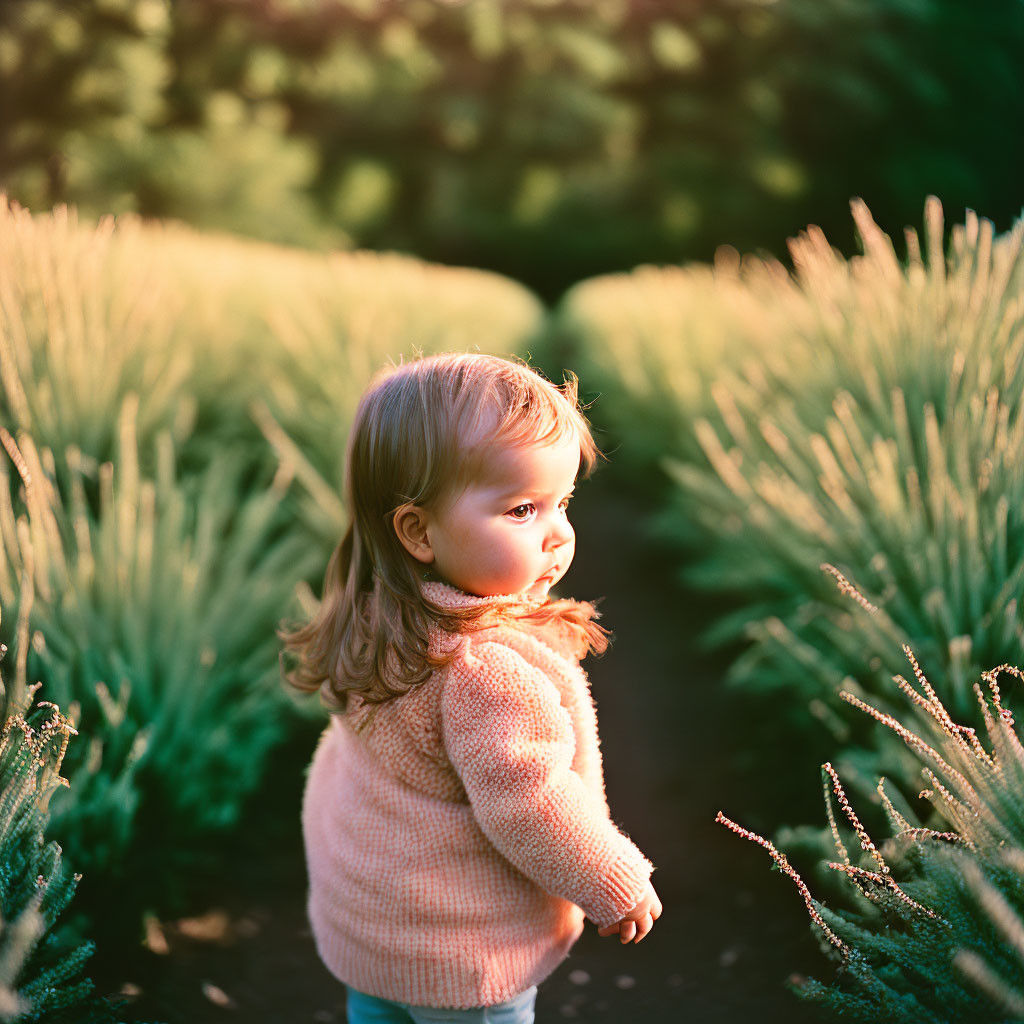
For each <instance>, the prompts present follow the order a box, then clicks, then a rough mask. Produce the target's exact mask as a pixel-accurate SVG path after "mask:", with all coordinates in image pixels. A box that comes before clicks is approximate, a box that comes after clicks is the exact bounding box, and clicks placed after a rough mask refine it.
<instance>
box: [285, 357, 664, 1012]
mask: <svg viewBox="0 0 1024 1024" xmlns="http://www.w3.org/2000/svg"><path fill="white" fill-rule="evenodd" d="M577 396H578V392H577V380H576V378H575V376H574V375H572V374H567V375H566V380H565V381H564V383H563V384H562V385H561V386H560V387H559V386H555V385H554V384H552V383H551V382H550V381H548V380H546V379H545V378H543V377H542V376H541V375H540V374H538V373H537V372H535V371H534V370H532V369H531V368H530V367H529V366H527V365H525V364H522V363H519V362H514V361H511V360H508V359H502V358H499V357H496V356H490V355H480V354H444V355H435V356H428V357H421V358H418V359H415V360H413V361H410V362H408V363H405V364H403V365H400V366H397V367H395V366H389V367H386V368H385V369H383V370H382V371H380V372H379V373H378V374H377V375H376V376H375V377H374V379H373V380H372V382H371V384H370V386H369V388H368V389H367V391H366V393H365V394H364V395H363V397H362V399H361V401H360V404H359V407H358V409H357V412H356V416H355V421H354V423H353V425H352V430H351V434H350V436H349V441H348V445H347V452H346V475H345V495H344V497H345V500H346V503H347V507H348V510H349V512H350V517H351V525H350V526H349V528H348V531H347V532H346V534H345V537H344V539H343V540H342V542H341V543H340V544H339V545H338V547H337V549H336V550H335V552H334V554H333V555H332V557H331V560H330V562H329V564H328V567H327V574H326V578H325V583H324V594H323V600H322V603H321V606H320V609H319V611H318V613H317V615H316V616H315V618H314V619H313V621H311V622H310V623H309V624H308V625H306V626H304V627H303V628H300V629H297V630H295V631H292V632H288V631H285V630H283V631H282V632H281V634H280V635H281V638H282V640H284V642H285V645H286V647H287V648H288V649H289V650H290V651H292V652H293V653H295V654H296V655H297V656H298V661H299V664H298V667H297V668H296V669H295V670H294V671H293V672H292V673H290V674H289V675H288V680H289V682H290V683H292V684H293V685H294V686H296V687H297V688H299V689H301V690H303V691H306V692H312V691H315V690H319V692H320V694H321V698H322V700H323V701H324V703H325V704H326V705H327V707H328V708H329V709H330V710H331V712H332V715H331V720H330V723H329V724H328V726H327V727H326V728H325V730H324V732H323V734H322V735H321V738H320V741H319V743H318V745H317V748H316V752H315V754H314V756H313V760H312V764H311V765H310V768H309V772H308V776H307V780H306V788H305V795H304V798H303V806H302V828H303V837H304V841H305V850H306V863H307V868H308V872H309V898H308V913H309V920H310V924H311V927H312V931H313V936H314V938H315V941H316V946H317V950H318V952H319V955H320V957H321V958H322V959H323V961H324V963H325V964H326V965H327V967H328V969H329V970H330V971H331V972H332V973H333V974H334V975H336V976H337V977H338V978H339V979H340V980H341V981H342V982H344V983H345V985H346V1003H347V1012H348V1020H349V1024H363V1022H367V1021H375V1022H383V1024H390V1022H394V1024H399V1022H401V1024H409V1022H410V1021H411V1022H414V1024H423V1022H426V1021H463V1022H471V1021H476V1022H482V1021H494V1022H496V1021H501V1022H506V1024H527V1022H532V1021H533V1019H534V1001H535V998H536V994H537V985H538V983H539V982H540V981H542V980H543V979H544V978H546V977H547V976H548V975H549V974H551V972H552V971H553V970H554V969H555V968H556V967H557V966H558V965H559V963H561V962H562V961H563V960H564V959H565V957H566V956H567V955H568V954H569V950H570V949H571V947H572V946H573V944H574V943H575V942H576V940H577V939H578V938H579V936H580V934H581V933H582V931H583V919H584V916H586V917H587V918H589V919H590V920H591V921H592V922H593V923H594V924H595V925H596V926H597V927H598V931H599V934H601V935H603V936H607V935H612V934H618V935H619V937H620V941H622V942H631V941H635V942H639V941H640V940H641V939H642V938H643V937H644V936H645V935H646V934H647V933H648V932H649V931H650V930H651V928H652V926H653V922H654V921H655V920H657V918H658V917H659V915H660V914H661V911H662V906H661V903H660V901H659V899H658V896H657V894H656V893H655V891H654V889H653V887H652V886H651V884H650V875H651V872H652V871H653V865H652V864H651V862H650V861H649V860H647V858H646V857H645V856H644V855H643V854H642V853H641V852H640V850H639V849H637V847H636V846H635V845H634V844H633V843H632V842H631V841H630V840H629V838H627V836H625V835H624V834H623V833H622V832H621V831H620V830H619V829H618V828H617V827H616V826H615V824H614V823H613V822H612V820H611V816H610V812H609V807H608V803H607V800H606V798H605V792H604V780H603V775H602V765H601V753H600V750H599V747H598V733H597V718H596V711H595V707H594V702H593V699H592V698H591V695H590V690H589V685H588V681H587V677H586V675H585V674H584V672H583V670H582V669H581V668H580V665H579V662H580V659H581V658H582V657H584V656H585V655H586V654H587V653H589V652H590V651H593V652H595V653H601V652H603V651H604V650H605V648H606V646H607V640H606V634H607V630H605V629H604V628H603V627H601V626H599V625H598V624H597V623H596V622H595V621H594V620H595V619H596V618H597V617H598V612H597V610H596V608H595V607H594V605H593V604H591V603H589V602H585V601H573V600H567V599H566V600H557V599H552V598H550V597H549V591H550V589H551V588H552V587H553V586H554V585H555V584H557V583H558V581H559V580H560V579H561V578H562V576H564V575H565V572H566V571H567V570H568V568H569V564H570V562H571V561H572V558H573V553H574V543H575V535H574V533H573V529H572V527H571V526H570V524H569V519H568V516H567V514H566V513H567V506H568V504H569V499H570V496H571V494H572V491H573V486H574V483H575V481H576V478H577V475H578V474H579V472H580V469H581V467H582V468H583V470H584V475H585V476H586V475H589V473H590V471H591V470H592V468H593V465H594V462H595V461H596V458H597V457H598V455H600V452H599V451H598V450H597V447H596V445H595V444H594V440H593V438H592V436H591V434H590V429H589V426H588V424H587V421H586V419H585V418H584V416H583V414H582V412H581V411H580V409H579V406H578V397H577Z"/></svg>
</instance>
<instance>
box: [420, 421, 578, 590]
mask: <svg viewBox="0 0 1024 1024" xmlns="http://www.w3.org/2000/svg"><path fill="white" fill-rule="evenodd" d="M579 467H580V447H579V442H578V441H577V440H576V438H575V437H563V438H560V439H559V440H558V441H556V442H555V443H554V444H544V445H539V444H531V445H524V446H516V447H512V446H504V447H499V448H497V449H496V450H495V451H494V452H493V454H492V455H491V456H490V457H489V458H488V459H487V462H486V465H485V466H484V470H483V475H482V477H481V478H480V479H477V480H474V481H472V482H470V484H469V485H468V486H467V488H466V490H465V491H463V492H462V493H461V494H460V495H458V497H457V498H456V499H455V500H454V502H452V501H448V502H446V503H444V504H443V505H442V507H440V508H439V509H437V510H436V511H435V512H434V513H432V514H428V517H427V525H426V534H427V539H428V541H429V544H430V549H431V552H432V553H433V556H434V557H433V561H432V563H431V564H432V566H433V568H434V570H435V572H436V573H437V574H438V575H439V576H440V577H441V578H442V579H444V580H446V581H447V582H448V583H450V584H452V585H453V586H455V587H458V588H459V589H460V590H463V591H465V592H466V593H469V594H476V595H478V596H480V597H489V596H493V595H495V594H527V593H528V594H530V595H531V596H544V597H546V596H547V592H548V590H549V589H550V588H551V587H552V586H553V585H554V584H555V583H557V582H558V581H559V580H560V579H561V578H562V577H563V576H564V575H565V573H566V571H567V570H568V568H569V565H570V564H571V562H572V559H573V555H574V554H575V551H576V534H575V533H574V531H573V528H572V526H571V525H570V524H569V519H568V516H567V514H566V509H567V506H568V504H569V496H570V495H571V494H572V490H573V487H574V484H575V481H576V474H577V473H578V472H579Z"/></svg>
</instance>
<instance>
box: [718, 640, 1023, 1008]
mask: <svg viewBox="0 0 1024 1024" xmlns="http://www.w3.org/2000/svg"><path fill="white" fill-rule="evenodd" d="M906 653H907V656H908V657H909V659H910V662H911V665H912V667H913V670H914V676H915V679H916V683H917V685H916V686H915V685H913V684H911V683H909V682H908V681H907V680H906V679H904V678H903V677H902V676H899V677H897V678H896V682H897V683H898V685H899V688H900V690H901V691H902V692H903V694H904V695H905V696H906V697H907V698H908V700H909V703H910V707H911V709H912V712H913V713H914V714H915V716H916V718H917V720H918V721H919V722H920V723H921V727H920V728H918V729H917V730H916V731H915V730H913V729H911V728H909V727H907V726H906V725H904V724H903V723H902V722H901V721H900V720H899V719H897V718H896V717H894V716H892V715H889V714H886V713H884V712H881V711H879V710H877V709H876V708H874V707H873V706H871V705H868V704H865V703H864V702H862V701H861V700H860V699H859V698H858V697H856V696H855V695H853V694H852V693H849V692H848V691H844V692H843V694H842V696H843V697H844V699H846V700H847V701H849V702H850V703H851V704H853V705H854V706H857V707H860V708H861V709H862V710H864V711H866V712H868V713H869V714H870V715H871V716H872V717H873V718H875V719H877V720H878V721H879V722H881V723H882V724H884V725H886V726H888V727H889V728H890V729H891V730H892V731H893V733H894V734H895V735H896V736H898V737H899V738H900V739H901V740H902V741H903V743H904V744H905V745H906V749H907V750H908V751H909V753H910V754H911V756H912V757H913V759H914V761H915V762H916V765H917V769H918V776H919V778H921V777H923V779H924V781H925V785H926V787H927V788H926V789H925V790H923V791H922V792H921V793H920V794H919V797H920V798H927V801H928V806H926V807H925V809H924V812H923V813H922V814H921V815H920V816H919V815H918V814H917V813H915V811H914V809H913V808H912V807H911V806H910V804H909V803H908V802H907V801H906V800H904V799H903V798H902V797H901V796H899V794H898V793H894V794H893V795H892V796H890V794H888V793H887V792H886V790H885V781H886V780H885V779H884V778H882V779H879V781H878V786H877V796H878V799H879V800H880V801H881V803H882V806H883V807H884V809H885V813H886V816H887V818H888V820H889V823H890V826H891V828H892V830H893V835H892V837H891V838H890V839H889V840H888V841H887V842H886V843H885V844H883V846H882V847H881V848H879V847H877V846H876V845H875V843H874V842H873V841H872V839H871V837H870V835H869V834H868V831H867V830H866V828H865V827H864V825H863V824H862V822H861V820H860V818H859V817H858V816H857V813H856V811H855V810H854V809H853V807H852V805H851V804H850V802H849V801H848V799H847V797H846V794H845V792H844V790H843V787H842V784H841V782H840V780H839V776H838V774H837V773H836V771H835V769H833V767H832V765H831V764H828V763H826V764H824V765H822V773H821V774H822V783H823V786H824V792H825V806H826V809H827V811H828V818H829V826H830V831H831V834H832V839H833V841H834V843H835V849H836V851H837V853H838V858H839V859H838V860H835V861H831V862H830V863H828V865H827V866H828V868H829V869H831V870H834V871H836V872H837V873H838V874H839V877H840V878H841V879H842V880H843V881H845V882H846V883H847V892H848V893H849V892H852V889H853V887H855V888H856V890H857V892H858V893H859V895H860V896H862V897H863V899H857V900H856V902H855V903H854V904H852V905H848V906H847V908H845V909H842V908H836V909H830V908H828V907H826V906H825V905H824V904H823V903H822V902H820V901H819V900H817V899H815V898H813V897H812V896H811V894H810V890H809V889H808V887H807V886H806V884H805V883H804V882H803V880H802V879H801V877H800V875H799V874H798V873H797V872H796V871H795V870H794V869H793V867H792V866H791V864H790V862H789V860H788V858H787V857H786V856H785V855H784V854H782V853H780V852H779V851H778V849H777V848H776V846H775V845H774V844H773V843H771V842H769V841H768V840H766V839H764V838H762V837H761V836H759V835H757V834H755V833H752V832H749V831H747V830H746V829H744V828H742V827H741V826H740V825H738V824H736V823H735V822H733V821H731V820H730V819H729V818H727V817H726V816H725V815H724V814H722V813H721V812H719V814H718V816H717V818H716V820H717V821H719V822H721V823H723V824H725V825H726V826H727V827H728V828H730V829H731V830H732V831H734V832H737V833H738V834H740V835H742V836H744V837H746V838H748V839H751V840H753V841H755V842H757V843H759V844H760V845H761V846H763V847H765V848H766V849H767V850H768V851H769V853H770V854H771V856H772V858H773V860H774V862H775V864H776V865H777V866H778V867H779V868H780V869H781V870H782V871H784V872H785V873H786V874H788V875H789V876H790V877H791V878H792V879H793V880H794V882H795V883H796V885H797V887H798V888H799V890H800V892H801V894H802V895H803V898H804V901H805V903H806V904H807V909H808V912H809V913H810V915H811V918H812V920H813V922H814V924H815V925H816V926H817V929H818V931H817V932H816V934H818V935H819V937H820V938H821V940H822V941H821V947H822V949H823V950H824V951H825V952H826V953H827V954H828V955H829V956H830V957H831V958H833V959H834V960H836V961H838V962H840V963H841V970H840V971H839V973H838V974H837V975H836V977H835V978H834V979H833V980H832V981H831V982H828V983H826V982H822V981H819V980H817V979H814V978H811V979H806V978H799V977H796V978H792V979H791V980H790V982H789V988H790V989H791V991H793V992H795V993H796V994H797V995H799V996H801V997H802V998H806V999H811V1000H814V1001H815V1002H818V1003H820V1004H822V1005H823V1006H824V1007H825V1008H827V1009H828V1010H829V1011H831V1012H832V1013H834V1014H836V1015H838V1016H842V1017H843V1018H844V1019H846V1018H848V1019H851V1020H856V1021H864V1022H865V1024H875V1022H876V1021H879V1020H885V1021H892V1022H900V1021H906V1022H908V1024H909V1022H914V1024H918V1022H929V1024H945V1022H947V1021H972V1022H979V1024H980V1022H983V1021H985V1022H993V1024H994V1022H996V1021H1006V1020H1021V1019H1024V800H1022V797H1021V794H1022V793H1024V746H1022V745H1021V742H1020V738H1019V736H1018V734H1017V732H1016V730H1015V724H1014V719H1013V716H1012V714H1011V713H1010V711H1009V709H1008V708H1006V707H1005V706H1004V705H1003V703H1002V697H1001V694H1000V691H999V685H998V677H999V675H1000V674H1001V673H1003V672H1007V673H1010V674H1012V675H1014V676H1016V677H1018V678H1022V677H1024V673H1021V671H1020V670H1019V669H1016V668H1013V667H1012V666H1008V665H1000V666H999V667H998V668H996V669H992V670H990V671H987V672H985V673H983V674H982V681H983V682H985V683H986V684H987V689H988V690H989V695H988V700H986V695H985V693H984V692H983V690H982V687H981V686H980V685H979V684H978V683H977V682H976V683H974V685H973V687H972V689H973V691H974V693H975V695H976V697H977V701H978V703H979V705H980V708H981V716H982V718H983V720H984V723H985V735H987V738H988V741H989V743H990V744H991V749H990V750H986V749H985V746H984V744H983V743H982V741H981V739H980V737H979V736H978V734H977V732H976V730H974V729H973V728H972V727H970V726H963V725H959V724H957V723H956V722H954V720H953V719H952V718H951V717H950V715H949V712H948V711H947V710H946V708H945V707H944V706H943V704H942V702H941V701H940V700H939V698H938V696H937V694H936V692H935V690H934V688H933V687H932V686H931V684H930V683H929V681H928V680H927V678H926V677H925V675H924V673H923V672H922V671H921V669H920V668H919V666H918V663H917V660H916V659H915V658H914V656H913V654H911V652H910V650H909V649H907V650H906ZM901 717H903V716H901ZM833 793H834V794H835V797H836V798H837V800H838V802H839V804H840V806H841V808H842V810H843V812H844V813H845V816H846V818H847V820H848V822H849V826H850V827H852V829H853V832H854V833H855V839H854V841H853V845H852V846H851V847H850V848H852V849H854V851H855V852H854V855H853V856H851V853H850V848H848V844H849V843H850V840H849V839H847V840H846V841H844V839H843V837H842V835H841V834H840V829H839V826H838V824H837V821H836V815H835V813H834V810H833V803H832V796H833ZM923 819H927V820H926V821H924V820H923ZM857 846H859V848H860V850H861V851H862V853H861V854H860V855H859V856H857V855H856V847H857ZM849 883H853V885H852V886H850V884H849ZM846 902H847V903H849V901H848V900H847V901H846Z"/></svg>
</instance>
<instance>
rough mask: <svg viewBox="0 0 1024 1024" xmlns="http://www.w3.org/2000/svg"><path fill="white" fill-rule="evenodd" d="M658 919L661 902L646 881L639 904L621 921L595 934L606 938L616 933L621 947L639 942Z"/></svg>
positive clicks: (599, 929) (652, 887)
mask: <svg viewBox="0 0 1024 1024" xmlns="http://www.w3.org/2000/svg"><path fill="white" fill-rule="evenodd" d="M659 917H661V900H659V899H658V894H657V893H656V892H655V891H654V886H653V885H651V883H650V882H649V881H648V883H647V891H646V892H645V893H644V894H643V896H642V897H641V899H640V902H639V903H638V904H637V905H636V906H635V907H634V908H633V909H632V910H631V911H630V912H629V913H628V914H627V915H626V916H625V917H624V918H623V919H622V920H621V921H616V922H615V924H608V925H605V926H604V927H603V928H598V930H597V934H598V935H602V936H608V935H614V934H615V933H616V932H618V933H619V940H620V941H621V942H622V943H623V945H625V944H626V943H627V942H639V941H640V940H641V939H642V938H643V937H644V936H645V935H646V934H647V933H648V932H649V931H650V930H651V929H652V928H653V927H654V922H655V921H657V920H658V918H659Z"/></svg>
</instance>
